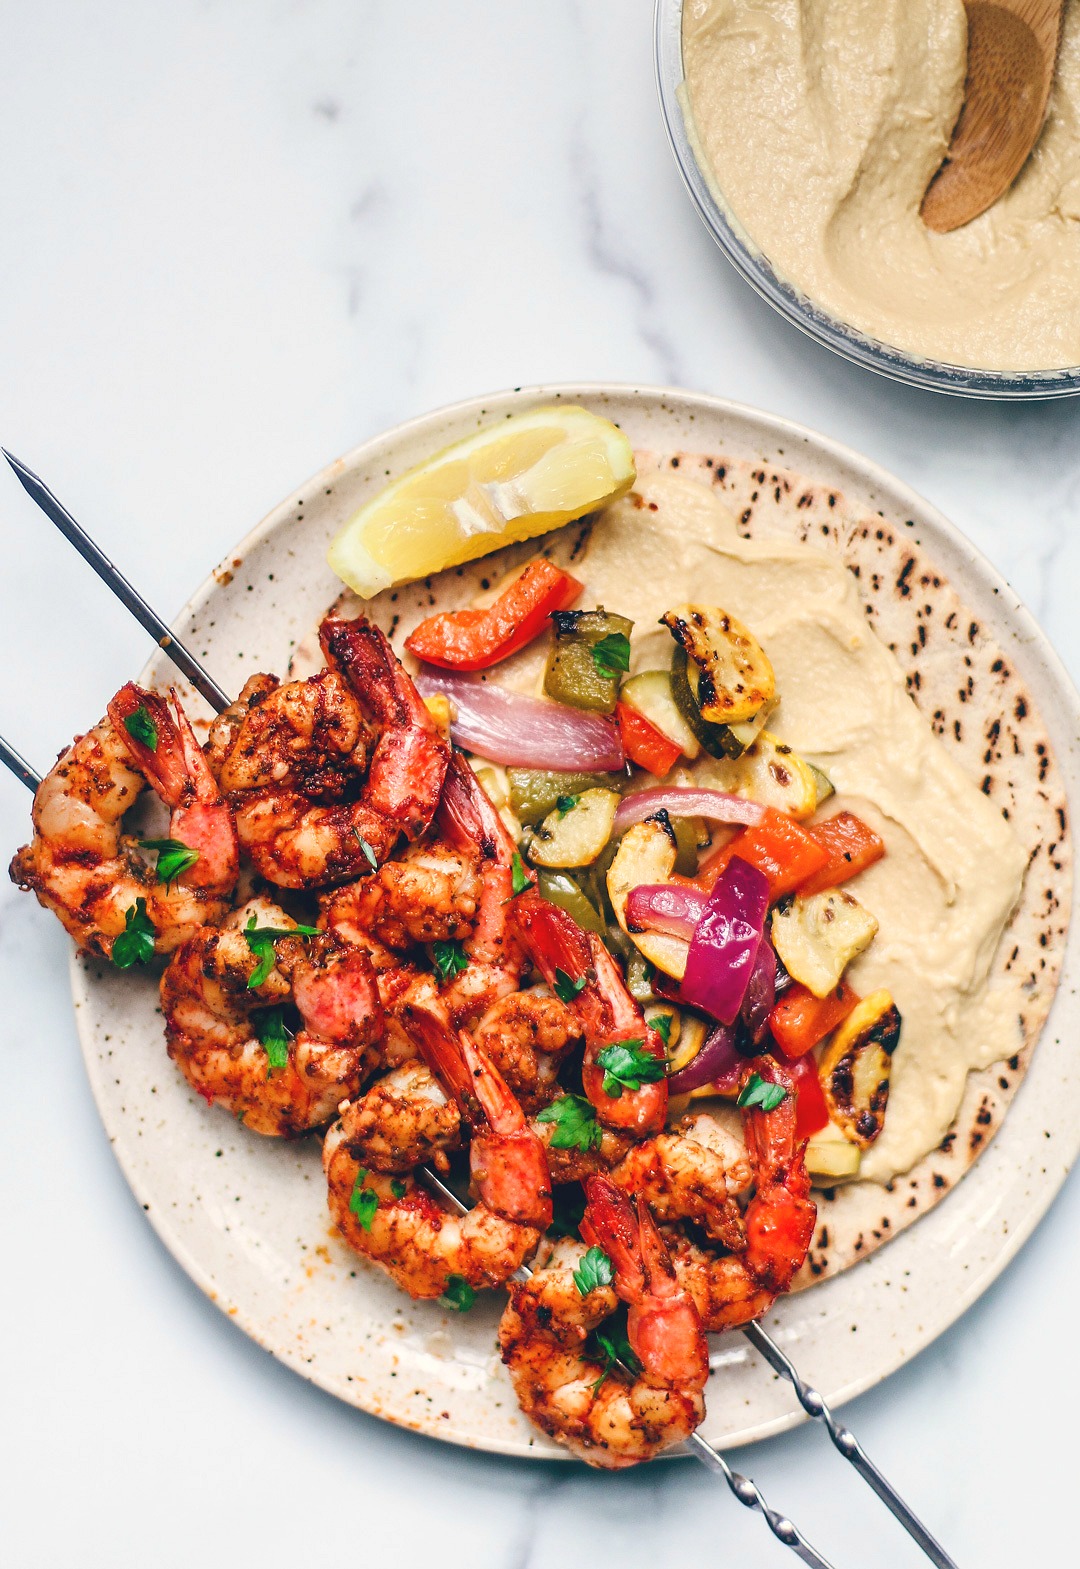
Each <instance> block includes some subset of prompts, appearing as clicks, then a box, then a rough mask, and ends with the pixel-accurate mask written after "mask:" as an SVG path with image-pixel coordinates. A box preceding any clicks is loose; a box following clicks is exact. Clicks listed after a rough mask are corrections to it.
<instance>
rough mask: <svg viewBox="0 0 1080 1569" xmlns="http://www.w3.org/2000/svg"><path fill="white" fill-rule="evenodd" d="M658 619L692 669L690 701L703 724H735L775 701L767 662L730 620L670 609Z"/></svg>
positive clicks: (713, 610) (708, 608)
mask: <svg viewBox="0 0 1080 1569" xmlns="http://www.w3.org/2000/svg"><path fill="white" fill-rule="evenodd" d="M660 619H661V621H662V622H663V623H664V625H665V626H666V627H667V629H668V631H669V632H670V633H671V635H672V637H673V638H674V639H675V641H676V642H677V643H678V644H679V645H680V647H682V648H683V649H684V650H685V652H686V656H687V658H688V659H689V660H691V661H692V662H693V664H694V665H695V666H696V667H697V691H696V693H695V694H694V695H695V697H696V699H697V706H698V708H699V709H700V710H701V716H702V718H703V719H706V720H708V721H709V722H710V723H711V724H716V725H733V724H739V723H741V722H742V721H744V720H747V719H753V717H754V715H755V714H757V713H758V712H759V711H760V710H761V709H762V708H764V706H765V704H766V703H768V702H769V701H770V700H771V699H772V698H773V697H774V696H775V693H776V678H775V676H774V675H773V667H772V665H771V664H770V663H769V659H768V656H767V654H766V653H765V650H764V649H763V648H762V646H761V644H760V643H759V642H758V640H757V638H756V637H755V636H754V634H753V633H752V632H751V631H750V629H749V628H748V627H745V626H743V624H742V622H741V621H739V620H738V619H737V618H736V617H735V616H732V615H729V614H728V613H727V611H726V610H721V609H720V607H719V606H718V605H676V606H675V608H674V609H673V610H668V611H667V612H665V614H664V615H663V616H661V618H660Z"/></svg>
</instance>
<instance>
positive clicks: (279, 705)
mask: <svg viewBox="0 0 1080 1569" xmlns="http://www.w3.org/2000/svg"><path fill="white" fill-rule="evenodd" d="M320 640H321V642H322V648H323V652H324V654H325V656H326V659H327V662H328V664H329V666H330V670H329V671H328V672H325V673H324V674H322V675H320V676H314V677H312V678H311V679H310V680H309V681H306V682H293V683H290V684H289V685H288V686H287V687H285V688H277V689H273V688H270V689H265V690H264V689H263V688H260V687H259V686H257V685H252V684H251V683H249V688H248V689H246V690H248V691H249V701H248V704H247V708H246V711H245V713H244V714H243V716H239V715H238V713H237V712H231V713H228V714H226V715H225V716H223V718H222V720H221V721H220V722H219V723H220V729H219V731H218V734H217V735H216V736H215V738H214V756H215V758H216V759H217V762H218V769H219V774H220V776H221V777H222V779H223V780H230V781H232V782H233V784H234V786H235V789H234V793H233V794H232V796H231V800H232V802H233V805H234V807H235V810H236V818H237V827H238V830H239V834H240V841H241V843H242V845H243V847H244V849H245V850H246V851H247V853H248V854H249V855H250V857H251V859H252V861H253V862H254V864H255V867H256V869H257V870H258V871H259V872H260V873H261V874H262V876H263V877H265V878H266V879H267V881H269V882H272V883H277V884H279V885H280V886H281V887H285V888H324V887H329V886H331V885H333V884H335V883H343V882H347V881H349V880H350V879H352V878H356V877H359V876H361V875H363V874H365V873H367V872H369V871H371V870H372V868H373V867H374V866H376V865H379V864H381V863H382V862H384V861H386V860H387V859H389V857H390V855H391V854H392V853H393V851H394V848H395V847H396V845H397V843H398V841H399V840H400V839H401V837H402V835H404V836H405V838H406V839H408V840H416V839H418V838H420V836H421V835H422V834H423V832H424V830H425V829H426V828H427V827H428V825H429V823H430V822H431V819H432V817H433V816H434V813H435V808H436V806H437V805H438V801H439V792H440V790H441V789H442V782H443V777H444V775H445V773H446V764H447V758H448V756H449V751H450V748H449V744H448V743H447V742H446V741H444V740H443V739H442V737H441V736H440V735H439V732H438V729H437V728H436V725H435V722H434V720H433V719H432V717H431V715H430V714H429V713H428V710H427V708H426V707H425V706H424V702H423V700H422V698H421V697H420V695H419V693H418V692H417V690H416V688H415V687H414V686H413V683H412V681H411V679H410V677H409V676H408V675H407V674H406V672H405V670H404V669H403V668H402V665H401V663H400V662H399V660H398V659H397V656H396V655H395V654H394V651H393V649H392V648H391V647H390V644H389V642H388V641H387V639H386V637H385V636H384V634H383V633H382V632H381V631H380V630H379V629H378V627H375V626H373V625H372V624H371V623H370V622H369V621H367V620H366V618H365V617H363V616H360V617H358V618H357V619H356V620H353V621H343V620H339V619H338V618H337V617H334V616H327V618H326V619H325V620H324V622H323V624H322V627H321V628H320ZM262 679H263V681H264V686H265V678H262ZM267 704H269V705H270V708H269V709H267V707H266V705H267ZM264 710H265V712H266V714H267V716H268V717H266V718H265V719H264V718H263V717H262V715H263V712H264ZM238 720H239V722H238ZM368 726H370V727H371V730H370V731H369V729H368V728H367V727H368ZM372 732H373V733H374V735H375V736H376V737H377V739H376V740H375V743H374V749H373V750H371V752H370V759H369V757H368V741H369V736H370V734H371V733H372ZM361 757H362V759H363V765H364V766H363V767H362V766H361V764H360V759H361Z"/></svg>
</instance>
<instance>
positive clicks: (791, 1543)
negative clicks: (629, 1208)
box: [420, 1166, 832, 1569]
mask: <svg viewBox="0 0 1080 1569" xmlns="http://www.w3.org/2000/svg"><path fill="white" fill-rule="evenodd" d="M420 1175H421V1176H422V1177H423V1179H424V1181H425V1183H426V1184H427V1186H428V1187H429V1188H431V1189H432V1190H433V1192H435V1193H437V1194H438V1195H439V1197H440V1198H442V1199H443V1200H444V1201H445V1202H446V1203H447V1204H449V1206H450V1208H451V1209H452V1210H453V1211H454V1212H455V1214H458V1215H467V1214H468V1212H469V1207H468V1205H467V1204H463V1203H462V1201H461V1199H459V1198H458V1196H457V1194H456V1193H455V1192H454V1191H453V1189H452V1188H448V1187H447V1185H446V1183H445V1182H443V1180H442V1179H441V1177H437V1176H436V1175H435V1173H434V1172H433V1171H431V1170H430V1169H429V1168H428V1167H427V1166H422V1167H421V1168H420ZM531 1276H532V1270H531V1269H530V1268H529V1266H528V1265H527V1264H522V1266H521V1268H520V1269H516V1270H515V1271H514V1275H513V1278H514V1279H515V1280H529V1279H530V1278H531ZM615 1366H616V1367H618V1368H620V1369H621V1370H622V1372H624V1373H628V1374H629V1375H630V1377H631V1378H632V1377H633V1376H634V1375H633V1373H632V1372H631V1370H630V1369H629V1368H628V1367H627V1366H626V1363H625V1362H622V1361H619V1360H618V1359H616V1362H615ZM686 1444H687V1448H688V1449H689V1451H690V1453H691V1454H692V1455H693V1456H694V1459H695V1460H700V1462H701V1464H702V1465H703V1466H706V1467H707V1468H708V1470H710V1471H712V1472H715V1474H716V1475H717V1476H722V1477H723V1478H724V1481H725V1482H726V1483H727V1485H728V1487H729V1488H730V1489H731V1491H732V1492H733V1493H734V1495H735V1497H736V1498H737V1499H738V1500H739V1502H740V1504H743V1505H745V1507H746V1508H747V1509H756V1510H757V1511H758V1512H759V1513H760V1514H761V1515H763V1516H764V1518H765V1521H766V1523H767V1525H768V1527H769V1530H770V1531H771V1532H772V1534H773V1535H774V1536H775V1537H776V1538H777V1539H778V1540H779V1541H781V1542H783V1544H784V1546H785V1547H790V1548H791V1550H792V1552H793V1553H794V1554H795V1556H796V1557H797V1558H800V1559H801V1560H802V1562H803V1563H804V1564H809V1565H810V1566H811V1569H832V1565H831V1564H830V1563H829V1560H828V1559H827V1558H823V1557H822V1556H821V1554H820V1553H819V1552H818V1551H817V1549H816V1548H814V1547H812V1546H811V1545H810V1543H809V1542H808V1541H807V1540H806V1538H805V1536H803V1534H802V1532H801V1531H800V1530H799V1529H798V1527H797V1526H795V1525H793V1524H792V1522H791V1521H790V1520H789V1519H788V1518H787V1516H786V1515H780V1514H777V1512H776V1510H775V1509H770V1508H769V1506H768V1504H767V1503H766V1502H765V1499H764V1498H763V1497H762V1495H761V1493H760V1491H759V1490H758V1487H757V1485H756V1483H754V1482H752V1481H751V1480H750V1478H749V1477H748V1476H742V1475H741V1474H740V1473H739V1472H738V1471H733V1470H732V1469H731V1467H730V1466H729V1465H728V1463H727V1461H726V1460H725V1459H724V1457H723V1455H722V1454H720V1453H719V1451H718V1450H716V1449H714V1448H713V1446H712V1445H711V1444H710V1443H708V1442H707V1440H706V1439H704V1438H702V1436H701V1434H700V1433H691V1435H690V1437H689V1438H688V1439H687V1441H686Z"/></svg>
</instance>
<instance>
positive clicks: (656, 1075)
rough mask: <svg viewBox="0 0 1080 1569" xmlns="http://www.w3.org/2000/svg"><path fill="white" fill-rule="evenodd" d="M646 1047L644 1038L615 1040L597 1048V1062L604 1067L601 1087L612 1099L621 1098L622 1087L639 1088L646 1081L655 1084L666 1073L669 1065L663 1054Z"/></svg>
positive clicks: (628, 1088)
mask: <svg viewBox="0 0 1080 1569" xmlns="http://www.w3.org/2000/svg"><path fill="white" fill-rule="evenodd" d="M644 1047H645V1042H644V1041H643V1040H641V1039H637V1040H629V1041H614V1042H613V1043H612V1044H611V1045H610V1046H605V1047H604V1048H603V1050H602V1051H598V1052H597V1054H596V1066H597V1067H598V1068H603V1070H604V1082H603V1084H602V1086H601V1088H602V1089H603V1091H604V1094H605V1095H610V1097H611V1099H612V1100H618V1099H619V1097H620V1096H621V1095H622V1092H623V1090H639V1089H640V1088H641V1086H642V1085H643V1084H655V1083H656V1082H657V1080H658V1079H662V1078H664V1077H665V1075H666V1073H667V1067H666V1065H665V1064H664V1062H663V1060H662V1058H660V1057H654V1056H653V1055H652V1053H651V1052H647V1051H645V1049H644Z"/></svg>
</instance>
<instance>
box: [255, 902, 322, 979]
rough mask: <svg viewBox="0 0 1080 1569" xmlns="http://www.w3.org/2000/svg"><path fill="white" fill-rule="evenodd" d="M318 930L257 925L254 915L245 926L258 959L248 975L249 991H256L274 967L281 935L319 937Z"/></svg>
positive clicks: (311, 927)
mask: <svg viewBox="0 0 1080 1569" xmlns="http://www.w3.org/2000/svg"><path fill="white" fill-rule="evenodd" d="M318 935H319V933H318V930H317V928H316V927H314V926H290V927H288V928H284V927H280V926H257V925H256V924H255V917H254V916H252V917H251V919H250V920H249V921H248V923H247V925H246V926H245V927H244V936H245V937H246V938H247V945H248V947H249V948H250V949H251V951H252V953H253V954H254V955H255V957H256V959H258V961H259V962H258V964H257V965H256V966H255V969H254V970H253V971H252V972H251V975H250V976H249V977H248V991H254V990H255V988H256V986H261V985H262V983H263V981H265V979H266V977H267V976H268V975H269V974H270V971H271V970H272V969H273V968H274V943H275V942H276V941H277V939H278V938H279V937H317V936H318Z"/></svg>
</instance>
